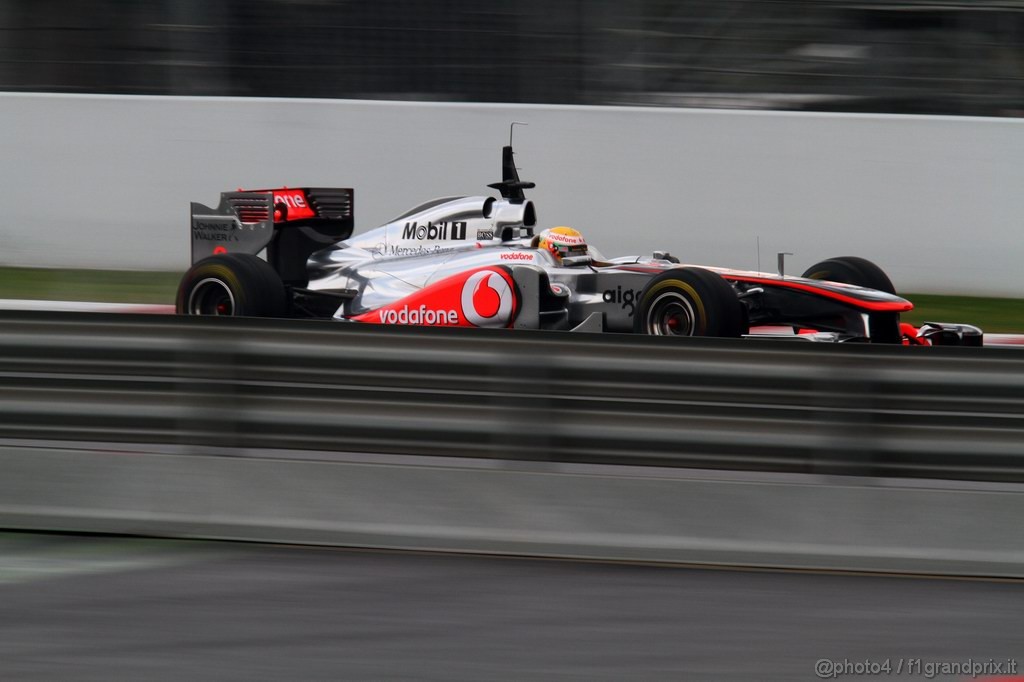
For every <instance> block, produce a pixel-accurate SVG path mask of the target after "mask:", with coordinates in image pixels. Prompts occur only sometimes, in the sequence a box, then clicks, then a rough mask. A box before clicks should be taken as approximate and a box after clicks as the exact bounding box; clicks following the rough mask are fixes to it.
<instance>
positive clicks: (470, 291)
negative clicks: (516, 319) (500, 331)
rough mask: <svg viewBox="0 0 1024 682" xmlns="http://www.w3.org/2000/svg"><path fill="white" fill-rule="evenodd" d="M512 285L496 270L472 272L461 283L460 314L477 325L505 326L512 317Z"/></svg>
mask: <svg viewBox="0 0 1024 682" xmlns="http://www.w3.org/2000/svg"><path fill="white" fill-rule="evenodd" d="M512 304H513V296H512V287H510V286H509V284H508V282H506V281H505V278H504V277H502V276H501V275H499V274H498V273H497V272H493V271H491V270H482V271H480V272H476V273H473V275H471V276H470V277H469V279H467V280H466V283H465V284H463V285H462V314H463V315H464V316H465V318H466V320H467V321H468V322H469V323H470V324H472V325H474V326H477V327H505V326H507V325H508V323H509V320H511V319H512Z"/></svg>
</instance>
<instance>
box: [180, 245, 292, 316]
mask: <svg viewBox="0 0 1024 682" xmlns="http://www.w3.org/2000/svg"><path fill="white" fill-rule="evenodd" d="M175 308H176V309H177V311H178V314H179V315H228V316H235V317H283V316H284V315H285V313H286V312H287V310H288V299H287V296H286V293H285V288H284V283H282V282H281V278H280V277H279V276H278V274H277V273H276V272H275V271H274V268H272V267H271V266H270V265H269V264H267V262H266V261H263V260H261V259H259V258H257V257H256V256H253V255H250V254H247V253H225V254H220V255H216V256H210V257H209V258H204V259H203V260H201V261H199V262H198V263H196V264H195V265H193V266H192V267H191V268H189V270H188V272H186V273H185V275H184V277H182V278H181V284H179V285H178V295H177V298H176V300H175Z"/></svg>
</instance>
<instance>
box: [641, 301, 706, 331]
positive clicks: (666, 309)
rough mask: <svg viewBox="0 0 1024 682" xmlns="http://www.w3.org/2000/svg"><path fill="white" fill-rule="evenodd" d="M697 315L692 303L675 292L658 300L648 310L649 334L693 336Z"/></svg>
mask: <svg viewBox="0 0 1024 682" xmlns="http://www.w3.org/2000/svg"><path fill="white" fill-rule="evenodd" d="M694 319H695V315H694V312H693V306H692V305H691V304H690V301H689V300H688V299H687V298H686V297H684V296H682V295H680V294H677V293H675V292H666V293H664V294H662V295H661V296H659V297H658V298H656V299H655V300H654V302H653V303H652V304H651V307H650V308H649V309H648V313H647V333H648V334H652V335H654V336H693V327H694Z"/></svg>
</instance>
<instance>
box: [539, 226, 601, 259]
mask: <svg viewBox="0 0 1024 682" xmlns="http://www.w3.org/2000/svg"><path fill="white" fill-rule="evenodd" d="M537 248H540V249H544V250H545V251H548V252H549V253H550V254H551V255H552V256H554V257H555V261H557V262H558V263H561V262H562V259H563V258H565V257H566V256H572V257H577V256H589V255H590V254H589V252H588V251H587V240H585V239H584V238H583V235H582V234H580V233H579V231H578V230H574V229H572V228H571V227H566V226H564V225H561V226H559V227H551V228H548V229H546V230H544V231H543V232H541V233H540V238H539V239H538V240H537Z"/></svg>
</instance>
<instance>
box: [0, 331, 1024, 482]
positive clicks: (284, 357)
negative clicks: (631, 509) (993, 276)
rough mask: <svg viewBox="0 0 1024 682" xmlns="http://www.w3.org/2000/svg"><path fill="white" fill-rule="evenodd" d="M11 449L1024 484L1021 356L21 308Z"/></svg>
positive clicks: (8, 367)
mask: <svg viewBox="0 0 1024 682" xmlns="http://www.w3.org/2000/svg"><path fill="white" fill-rule="evenodd" d="M0 441H6V442H8V443H24V442H31V441H49V442H57V443H63V444H64V445H66V446H68V447H73V446H74V445H75V444H77V443H120V444H122V445H121V446H119V447H121V448H124V447H127V446H129V445H131V444H146V445H148V446H161V447H163V448H165V449H167V448H170V449H171V450H172V451H175V452H182V453H189V452H194V451H196V449H197V448H198V449H202V448H206V449H209V448H228V449H230V452H232V453H234V454H243V455H244V454H256V453H259V452H260V451H264V450H289V451H309V452H310V453H313V452H316V453H318V454H316V455H315V457H318V458H322V457H323V456H324V455H323V454H322V453H324V452H358V453H393V454H405V455H434V456H455V457H474V458H480V457H483V458H501V459H506V460H508V459H512V460H532V461H538V460H540V461H552V462H567V463H595V464H617V465H623V464H628V465H648V466H662V467H664V466H669V467H693V468H705V469H744V470H753V471H771V472H803V473H819V474H851V475H858V476H886V477H894V476H895V477H918V478H947V479H960V480H968V479H973V480H986V481H1004V482H1024V354H1022V353H1020V352H1019V351H1016V350H1012V349H998V348H977V349H974V348H904V347H886V346H868V345H863V346H854V345H841V346H831V345H818V344H810V343H797V342H786V341H763V342H762V341H751V340H742V341H740V340H736V341H733V340H711V339H681V340H678V342H676V343H673V342H668V341H667V340H666V339H658V338H647V337H632V336H615V337H612V336H607V335H589V334H566V333H540V332H516V333H509V332H504V331H489V330H472V331H466V330H456V329H428V328H412V327H392V328H382V327H368V326H367V327H364V326H357V325H343V324H337V323H330V322H316V321H310V322H300V321H277V320H245V319H215V318H185V319H183V318H174V317H168V318H163V317H153V316H132V315H97V314H74V313H69V314H52V313H31V312H4V313H0ZM175 448H177V449H175ZM313 456H314V455H312V454H311V457H313Z"/></svg>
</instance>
